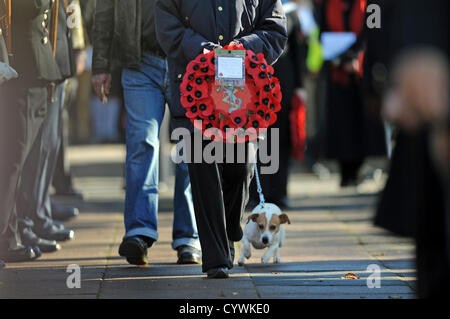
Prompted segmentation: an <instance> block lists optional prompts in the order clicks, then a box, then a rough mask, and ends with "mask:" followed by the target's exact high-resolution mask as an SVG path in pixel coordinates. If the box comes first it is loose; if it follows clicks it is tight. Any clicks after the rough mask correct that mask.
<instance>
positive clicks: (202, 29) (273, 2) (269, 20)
mask: <svg viewBox="0 0 450 319" xmlns="http://www.w3.org/2000/svg"><path fill="white" fill-rule="evenodd" d="M155 16H156V33H157V37H158V42H159V44H160V45H161V47H162V49H163V50H164V51H165V53H166V54H167V56H168V63H169V73H170V80H171V85H172V101H171V103H170V104H171V105H170V111H171V115H172V129H174V128H177V127H185V128H189V129H190V130H193V126H192V124H191V123H190V121H189V119H188V118H187V117H186V116H185V109H184V108H183V107H182V105H181V102H180V83H181V81H182V79H183V75H184V73H185V71H186V66H187V64H188V63H189V62H190V61H191V60H193V59H195V57H196V56H197V55H199V54H200V53H202V52H203V49H204V48H207V49H213V48H214V47H216V46H218V45H221V46H225V45H227V44H229V43H230V42H231V41H236V42H240V43H242V44H243V45H244V47H245V48H246V49H249V50H252V51H254V52H255V53H260V52H261V53H263V54H264V56H265V58H266V60H267V62H268V63H270V64H273V63H275V62H276V60H277V59H278V57H279V56H280V55H281V54H282V52H283V49H284V47H285V45H286V41H287V31H286V17H285V14H284V12H283V7H282V4H281V1H280V0H156V4H155Z"/></svg>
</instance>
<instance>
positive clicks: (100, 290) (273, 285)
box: [0, 145, 416, 299]
mask: <svg viewBox="0 0 450 319" xmlns="http://www.w3.org/2000/svg"><path fill="white" fill-rule="evenodd" d="M124 154H125V152H124V147H123V146H122V145H102V146H76V147H71V149H70V152H69V158H70V160H71V161H72V167H73V172H74V175H75V179H74V181H75V185H76V187H77V188H79V189H82V190H83V192H84V196H85V201H84V202H70V201H69V203H74V204H76V205H77V206H78V207H79V208H80V211H81V215H80V216H79V217H78V218H76V219H74V220H73V221H70V222H68V223H65V225H66V226H67V227H71V228H72V229H74V230H75V236H76V238H75V240H73V241H70V242H64V243H62V247H63V249H62V250H61V251H58V252H56V253H52V254H44V255H43V256H42V257H41V258H40V259H39V260H37V261H35V262H30V263H10V264H8V265H7V268H6V269H5V270H1V271H0V298H52V299H54V298H62V299H69V298H70V299H93V298H100V299H102V298H111V299H116V298H118V299H124V298H125V299H127V298H129V299H142V298H145V299H161V298H163V299H166V298H169V299H171V298H175V299H224V298H226V299H234V298H238V299H258V298H283V299H288V298H295V299H300V298H305V299H348V298H350V299H378V298H381V299H410V298H415V294H414V289H415V280H416V272H415V265H414V245H413V243H412V242H411V241H410V240H408V239H405V238H399V237H395V236H392V234H390V233H388V232H386V231H384V230H382V229H380V228H377V227H374V226H373V225H372V219H373V205H374V203H375V202H376V199H377V195H376V192H377V191H378V190H379V189H380V187H381V186H382V184H380V182H379V181H378V182H374V183H372V184H371V182H365V183H364V187H362V188H360V189H359V190H358V192H359V193H358V192H355V191H350V190H341V189H339V186H338V184H339V182H338V179H337V177H336V176H332V178H331V179H329V180H318V179H317V178H315V177H313V176H311V175H308V174H304V173H301V172H300V173H298V172H294V173H293V174H292V176H291V179H290V185H289V193H290V196H291V199H292V202H291V204H292V206H293V209H291V210H288V211H286V213H287V214H288V215H289V217H290V220H291V222H292V223H291V225H287V226H286V243H285V246H284V247H283V248H282V249H281V250H280V254H281V260H282V263H280V264H261V263H260V257H261V256H262V254H263V253H264V252H263V251H260V250H259V251H257V250H253V254H252V257H251V259H250V260H248V261H247V263H246V265H245V266H244V267H239V266H237V265H235V267H234V268H233V269H232V271H231V277H230V278H229V279H226V280H208V279H206V276H205V274H203V273H202V271H201V266H200V265H177V264H176V260H177V256H176V251H174V250H173V249H172V247H171V243H172V223H173V212H172V207H173V185H172V184H170V183H172V182H170V183H169V184H167V185H166V186H167V187H165V188H164V189H163V188H162V189H161V192H160V202H161V205H160V206H161V212H160V213H159V216H158V231H159V240H158V242H156V243H155V244H154V245H153V247H152V248H151V249H150V250H149V254H148V257H149V261H150V264H149V265H148V266H147V267H134V266H130V265H128V264H127V262H126V261H125V260H124V259H123V258H121V257H120V256H118V247H119V245H120V242H121V239H122V237H123V235H124V229H123V228H124V227H123V213H122V211H123V199H124V190H123V185H124V184H123V159H124ZM247 214H248V213H247ZM244 219H245V216H244ZM236 250H237V256H239V251H240V244H239V243H237V244H236ZM236 259H237V257H236ZM69 264H77V265H80V267H81V288H79V289H69V288H68V287H67V285H66V280H67V277H68V275H69V273H67V272H66V267H67V265H69ZM371 264H376V265H378V266H379V267H380V270H381V288H379V289H377V288H374V289H369V288H367V285H366V279H367V276H368V275H369V273H368V272H367V267H368V266H369V265H371ZM350 272H352V273H355V274H356V275H358V276H359V277H360V279H357V280H349V279H342V277H343V276H345V274H346V273H350Z"/></svg>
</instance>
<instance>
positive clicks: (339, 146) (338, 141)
mask: <svg viewBox="0 0 450 319" xmlns="http://www.w3.org/2000/svg"><path fill="white" fill-rule="evenodd" d="M365 10H366V0H316V1H315V15H316V20H317V23H318V25H319V27H320V32H321V34H323V33H324V32H333V33H341V32H350V33H353V34H354V35H355V36H356V41H355V43H354V44H353V45H351V47H349V48H348V49H347V50H346V51H345V52H343V53H340V54H339V55H338V56H336V57H334V58H332V59H331V60H328V61H326V62H325V64H324V66H323V67H324V72H325V73H326V77H327V83H326V89H325V98H326V101H325V114H324V115H323V116H324V117H325V118H324V119H322V120H323V121H324V127H323V129H324V131H323V132H322V133H321V136H322V140H321V149H322V151H321V153H322V155H323V156H324V157H325V158H326V159H329V160H336V161H337V162H338V164H339V171H340V175H341V182H340V185H341V187H346V186H356V185H358V183H359V170H360V168H361V166H362V164H363V163H364V160H365V158H367V157H368V156H384V155H386V143H385V135H384V126H383V123H382V121H381V120H380V118H379V116H378V115H377V114H375V113H373V112H372V111H371V110H370V109H367V108H365V107H364V102H363V96H362V92H361V78H362V74H363V72H362V71H363V70H362V61H363V56H364V46H363V44H364V37H363V32H362V31H363V27H364V24H365V20H364V18H365V14H366V13H365Z"/></svg>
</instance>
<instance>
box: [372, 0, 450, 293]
mask: <svg viewBox="0 0 450 319" xmlns="http://www.w3.org/2000/svg"><path fill="white" fill-rule="evenodd" d="M369 3H375V4H377V5H379V6H380V8H381V12H382V14H383V16H382V17H383V18H382V28H381V29H379V30H376V29H372V30H368V41H369V45H370V46H369V51H370V52H369V56H370V59H371V60H372V63H371V64H372V65H378V66H379V65H382V66H384V67H386V70H387V73H388V76H389V72H390V71H391V66H392V65H393V62H395V59H396V58H397V57H398V56H399V55H400V54H401V53H403V52H405V51H407V50H410V49H415V48H418V47H423V46H427V47H432V48H435V49H438V50H440V51H441V53H443V54H444V55H446V56H447V57H448V55H449V35H448V30H449V26H448V17H447V15H448V12H449V10H450V8H449V2H448V1H447V0H436V1H420V0H398V1H387V0H371V1H369ZM371 74H372V75H373V74H375V75H376V74H379V73H377V72H372V73H371ZM379 79H380V77H379V76H375V77H373V76H372V77H371V78H370V81H369V83H368V84H369V89H368V92H370V93H372V95H374V96H376V94H379V95H380V96H382V94H383V88H384V87H387V85H386V84H383V81H379ZM388 79H389V77H388ZM379 99H381V98H379ZM374 100H376V99H374ZM443 184H444V183H443V181H442V178H440V176H439V175H438V173H437V171H436V167H435V166H434V164H433V161H432V159H431V155H430V145H429V129H428V128H423V129H422V130H420V131H418V132H416V133H415V134H406V133H405V132H403V131H401V130H400V131H399V134H398V136H397V139H396V146H395V148H394V150H393V155H392V160H391V167H390V172H389V178H388V181H387V184H386V187H385V189H384V190H383V192H382V194H381V197H380V200H379V204H378V209H377V213H376V217H375V224H376V225H378V226H381V227H384V228H386V229H388V230H390V231H393V232H394V233H396V234H399V235H403V236H413V237H414V239H415V241H416V256H417V259H416V264H417V273H418V274H417V275H418V285H417V287H418V295H419V297H422V298H423V297H438V298H443V297H448V296H449V292H448V286H449V285H450V213H449V209H448V207H447V208H446V207H445V201H446V198H445V196H446V193H445V190H444V185H443ZM447 194H448V193H447ZM447 196H448V195H447Z"/></svg>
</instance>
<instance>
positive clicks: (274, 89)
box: [180, 43, 282, 143]
mask: <svg viewBox="0 0 450 319" xmlns="http://www.w3.org/2000/svg"><path fill="white" fill-rule="evenodd" d="M223 49H225V50H245V49H244V47H243V45H242V44H237V43H231V44H230V45H228V46H225V47H224V48H223ZM244 66H245V69H246V83H245V87H244V90H240V91H233V90H232V91H233V93H232V94H233V96H232V99H231V98H227V99H223V98H218V95H217V92H219V91H220V90H221V89H222V88H221V87H217V86H216V84H215V54H214V51H210V52H208V53H203V54H200V55H198V56H197V57H196V58H195V59H194V60H192V61H191V62H189V64H188V65H187V68H186V73H185V75H184V77H183V81H182V83H181V85H180V92H181V104H182V105H183V107H184V108H185V109H186V116H187V117H188V118H189V119H190V120H191V122H192V123H193V124H194V127H195V128H196V129H198V130H202V133H203V134H204V135H205V136H208V137H213V138H215V139H216V138H217V136H221V138H222V139H223V140H224V141H226V142H237V143H241V142H244V141H249V140H254V139H256V138H257V137H258V134H261V132H262V131H265V130H266V129H267V128H268V127H269V126H271V125H273V124H274V123H275V121H276V120H277V115H276V112H278V111H280V110H281V99H282V95H281V88H280V82H279V81H278V79H277V78H276V77H274V76H273V74H274V69H273V67H272V66H271V65H269V64H267V61H266V60H265V58H264V55H263V54H262V53H258V54H255V53H254V52H252V51H251V50H246V54H245V59H244ZM213 86H214V87H216V88H217V89H218V90H217V92H215V95H214V97H213V96H211V92H212V91H213V90H215V88H213ZM225 89H226V87H225ZM234 94H236V96H235V95H234ZM219 96H220V95H219ZM228 96H230V97H231V95H228ZM243 101H246V102H243ZM217 103H219V104H220V107H217V105H218V104H217ZM226 109H228V110H229V111H226ZM217 130H220V132H218V131H217ZM217 133H221V134H217Z"/></svg>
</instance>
